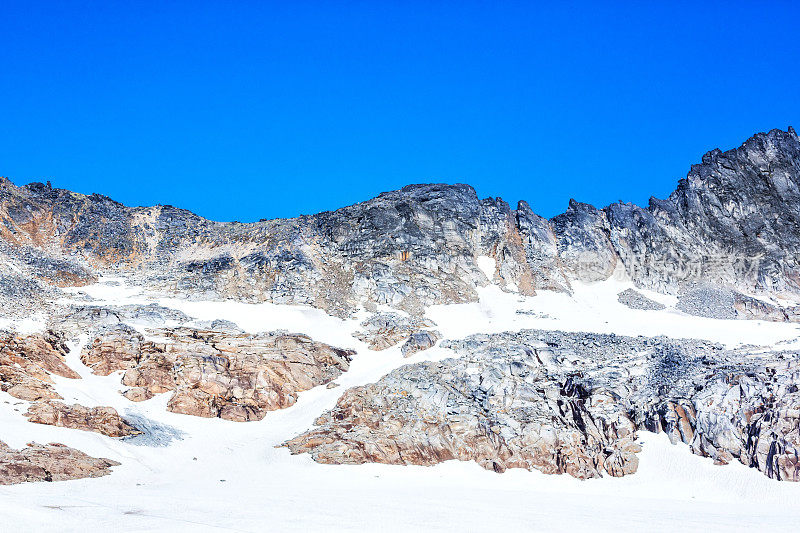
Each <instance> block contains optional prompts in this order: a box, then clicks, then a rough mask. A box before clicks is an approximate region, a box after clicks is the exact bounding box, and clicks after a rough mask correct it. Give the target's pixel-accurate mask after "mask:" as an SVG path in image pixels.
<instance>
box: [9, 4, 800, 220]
mask: <svg viewBox="0 0 800 533" xmlns="http://www.w3.org/2000/svg"><path fill="white" fill-rule="evenodd" d="M547 4H558V5H559V6H558V7H553V6H549V5H548V6H546V5H544V4H542V5H537V3H536V2H519V3H514V2H470V1H463V0H462V1H458V2H455V1H454V2H436V1H424V2H423V1H419V2H412V1H405V2H388V1H378V0H376V1H372V2H335V1H329V2H303V1H297V0H291V1H286V2H280V3H278V2H275V3H270V2H246V1H236V2H233V1H231V2H223V1H219V2H202V1H201V2H180V1H173V2H164V1H159V2H152V3H151V2H113V1H112V2H109V1H104V2H68V1H67V2H61V1H59V2H52V3H49V2H29V1H25V2H12V1H10V0H2V2H0V35H2V42H3V44H2V49H1V50H0V73H1V74H2V83H0V175H6V176H9V177H11V179H12V180H14V181H15V182H16V183H18V184H22V183H27V182H29V181H44V180H48V179H49V180H52V182H53V184H54V186H58V187H62V188H68V189H72V190H77V191H79V192H84V193H91V192H100V193H103V194H106V195H109V196H111V197H112V198H115V199H117V200H119V201H122V202H124V203H126V204H132V205H151V204H157V203H161V204H173V205H178V206H181V207H185V208H188V209H191V210H193V211H196V212H198V213H199V214H201V215H204V216H206V217H209V218H212V219H216V220H241V221H251V220H257V219H259V218H273V217H286V216H294V215H298V214H301V213H313V212H317V211H321V210H325V209H334V208H336V207H340V206H343V205H347V204H350V203H354V202H357V201H361V200H365V199H368V198H370V197H372V196H374V195H376V194H377V193H379V192H381V191H385V190H391V189H395V188H399V187H401V186H403V185H405V184H408V183H418V182H431V181H436V182H439V181H443V182H451V183H457V182H465V183H470V184H472V185H473V186H474V187H475V188H476V189H477V190H478V193H479V194H480V195H481V196H482V197H485V196H502V197H503V198H505V199H506V200H508V201H509V202H510V203H511V204H512V206H513V205H514V204H515V203H516V201H517V200H519V199H525V200H527V201H528V202H529V203H530V204H531V205H532V206H533V208H534V209H535V210H536V211H537V212H539V213H540V214H542V215H544V216H553V215H555V214H557V213H559V212H561V211H563V210H564V209H565V208H566V205H567V201H568V199H569V198H570V197H574V198H576V199H578V200H581V201H586V202H591V203H594V204H596V205H606V204H608V203H610V202H613V201H617V200H619V199H621V200H625V201H633V202H636V203H639V204H646V202H647V199H648V198H649V197H650V196H651V195H655V196H659V197H663V196H666V195H668V194H669V193H670V192H671V191H672V189H673V188H674V187H675V184H676V182H677V180H678V179H679V178H681V177H683V176H684V175H685V174H686V172H687V170H688V169H689V165H690V164H691V163H694V162H698V161H699V159H700V157H701V156H702V154H703V153H704V152H706V151H708V150H710V149H712V148H715V147H719V148H722V149H728V148H732V147H734V146H738V145H739V144H740V143H741V142H743V141H744V140H745V139H746V138H747V137H749V136H750V135H751V134H753V133H755V132H757V131H763V130H768V129H771V128H782V129H786V127H787V126H789V125H790V124H791V125H794V126H795V127H798V128H800V39H799V38H798V28H800V7H798V6H800V3H798V2H788V1H787V2H769V1H767V2H755V1H754V2H749V3H739V2H719V3H714V2H703V4H704V5H703V6H702V7H700V6H696V5H692V3H686V4H681V3H676V2H663V3H662V4H663V5H662V6H660V7H657V6H652V5H649V4H651V3H650V2H630V3H627V2H597V4H604V5H605V6H604V7H596V6H593V5H592V4H590V3H581V2H576V3H569V4H562V3H561V2H548V3H547Z"/></svg>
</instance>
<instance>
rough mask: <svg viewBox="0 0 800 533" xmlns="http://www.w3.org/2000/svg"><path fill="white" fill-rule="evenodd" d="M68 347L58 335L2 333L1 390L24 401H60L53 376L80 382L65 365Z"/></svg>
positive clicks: (0, 351)
mask: <svg viewBox="0 0 800 533" xmlns="http://www.w3.org/2000/svg"><path fill="white" fill-rule="evenodd" d="M66 353H67V347H66V345H65V343H64V339H63V338H62V337H61V336H59V335H58V334H56V333H53V332H47V333H45V334H43V335H18V334H15V333H12V332H0V389H2V390H3V391H4V392H7V393H9V394H10V395H11V396H14V397H15V398H19V399H21V400H29V401H36V400H40V399H60V398H61V396H60V395H59V394H58V393H57V392H56V391H55V389H53V387H52V383H53V380H52V378H51V377H50V374H56V375H58V376H62V377H65V378H71V379H79V378H80V376H79V375H78V374H76V373H75V372H74V371H73V370H72V369H71V368H69V367H68V366H67V364H66V363H65V360H64V357H65V355H66Z"/></svg>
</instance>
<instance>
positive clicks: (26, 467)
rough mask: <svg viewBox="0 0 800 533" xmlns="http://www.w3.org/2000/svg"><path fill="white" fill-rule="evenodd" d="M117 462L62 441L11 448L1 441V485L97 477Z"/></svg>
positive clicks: (106, 473) (108, 471)
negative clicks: (77, 448)
mask: <svg viewBox="0 0 800 533" xmlns="http://www.w3.org/2000/svg"><path fill="white" fill-rule="evenodd" d="M117 465H119V463H118V462H116V461H112V460H110V459H95V458H94V457H89V456H88V455H86V454H85V453H83V452H80V451H78V450H75V449H73V448H69V447H67V446H64V445H63V444H47V445H42V444H35V443H32V444H29V445H28V446H27V447H25V448H23V449H21V450H14V449H12V448H9V447H8V446H7V445H6V444H5V443H4V442H3V441H0V485H12V484H14V483H24V482H27V481H64V480H67V479H79V478H84V477H100V476H105V475H108V474H110V473H111V470H110V469H111V467H112V466H117Z"/></svg>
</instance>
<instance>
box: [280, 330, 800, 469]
mask: <svg viewBox="0 0 800 533" xmlns="http://www.w3.org/2000/svg"><path fill="white" fill-rule="evenodd" d="M446 346H448V347H450V348H452V349H453V350H455V351H456V352H457V353H458V354H459V358H458V359H447V360H444V361H439V362H426V363H418V364H414V365H409V366H405V367H402V368H399V369H397V370H395V371H393V372H392V373H390V374H388V375H387V376H385V377H384V378H382V379H381V380H380V381H379V382H377V383H374V384H370V385H366V386H363V387H355V388H353V389H350V390H348V391H346V392H345V394H344V395H342V397H341V398H340V399H339V401H338V402H337V405H336V407H335V408H334V409H333V410H331V411H329V412H327V413H325V414H324V415H322V416H321V417H320V418H319V419H318V420H317V421H316V424H317V426H318V427H317V428H316V429H312V430H310V431H309V432H307V433H305V434H302V435H300V436H298V437H295V438H294V439H292V440H290V441H288V442H287V443H286V445H287V446H288V447H289V448H290V450H291V451H292V453H303V452H308V453H311V455H312V457H313V458H314V459H315V460H316V461H319V462H323V463H345V464H352V463H364V462H380V463H388V464H421V465H430V464H436V463H439V462H441V461H445V460H449V459H459V460H472V461H476V462H477V463H479V464H481V465H482V466H484V467H485V468H489V469H493V470H496V471H503V470H505V469H507V468H526V469H537V470H541V471H542V472H546V473H568V474H570V475H573V476H576V477H579V478H587V477H596V476H599V475H602V474H609V475H612V476H619V475H626V474H631V473H633V472H635V471H636V468H637V465H638V459H637V457H636V451H638V445H637V444H636V442H635V433H636V431H637V429H640V428H642V429H643V428H646V429H649V430H653V431H666V432H667V433H668V434H669V435H670V438H671V439H673V440H680V441H683V442H686V443H688V444H690V445H691V447H692V450H693V451H694V452H695V453H698V454H701V455H706V456H710V457H713V458H714V459H715V460H716V461H717V462H720V463H724V462H728V461H730V460H732V459H733V458H736V459H738V460H739V461H741V462H742V463H744V464H746V465H748V466H752V467H755V468H758V469H759V470H760V471H762V472H764V473H765V474H766V475H767V476H770V477H773V478H775V479H782V480H792V481H797V480H800V463H798V460H797V457H798V450H800V437H798V430H797V427H798V416H800V415H798V413H800V405H799V404H798V401H800V394H799V393H798V392H797V391H798V386H799V385H800V373H798V360H800V354H797V353H786V352H778V353H770V352H762V351H756V352H753V353H751V352H747V351H746V350H744V349H743V350H738V351H728V350H724V349H723V348H722V347H721V346H718V345H715V344H712V343H707V342H702V341H690V340H670V339H666V338H655V339H648V338H643V337H638V338H629V337H621V336H616V335H595V334H573V333H560V332H548V331H525V332H521V333H518V334H511V333H506V334H498V335H491V336H487V335H476V336H473V337H470V338H468V339H465V340H463V341H457V342H450V343H447V345H446Z"/></svg>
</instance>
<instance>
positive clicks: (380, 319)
mask: <svg viewBox="0 0 800 533" xmlns="http://www.w3.org/2000/svg"><path fill="white" fill-rule="evenodd" d="M435 325H436V324H434V323H433V322H432V321H430V320H427V319H424V318H419V317H416V316H404V315H400V314H398V313H375V314H373V315H372V316H370V317H369V318H367V319H366V320H364V321H363V322H362V323H361V328H362V330H361V331H356V332H355V333H353V336H354V337H355V338H357V339H358V340H360V341H363V342H365V343H367V346H368V347H369V349H370V350H376V351H380V350H385V349H387V348H391V347H392V346H395V345H397V344H400V343H401V342H403V341H406V343H405V344H404V345H403V349H404V350H410V349H411V348H410V345H409V348H405V346H406V344H408V343H409V342H411V344H414V342H412V341H411V338H412V337H414V336H415V335H416V336H417V337H419V338H418V340H419V341H420V343H417V344H419V345H420V346H421V345H422V344H425V341H424V336H425V335H426V334H428V332H427V331H424V328H430V327H433V326H435ZM436 335H437V334H433V333H431V334H430V336H431V337H433V336H436ZM437 339H438V336H437ZM435 342H436V340H434V341H433V343H431V346H432V345H433V344H434V343H435ZM428 347H430V346H428ZM423 349H424V348H423ZM417 351H418V350H417ZM403 353H405V351H404V352H403Z"/></svg>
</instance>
